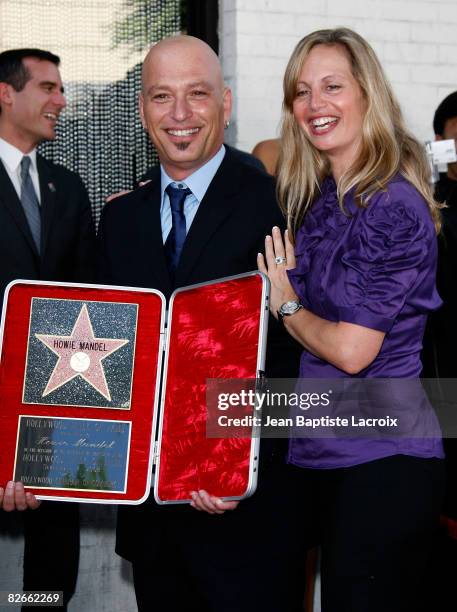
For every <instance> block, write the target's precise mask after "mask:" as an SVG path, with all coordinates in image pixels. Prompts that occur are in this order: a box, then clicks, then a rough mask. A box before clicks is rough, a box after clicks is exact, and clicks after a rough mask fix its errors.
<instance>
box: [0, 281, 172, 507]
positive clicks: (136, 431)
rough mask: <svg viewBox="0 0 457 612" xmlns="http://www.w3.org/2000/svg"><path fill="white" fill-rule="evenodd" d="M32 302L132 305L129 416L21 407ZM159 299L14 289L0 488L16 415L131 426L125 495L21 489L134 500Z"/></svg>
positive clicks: (143, 454)
mask: <svg viewBox="0 0 457 612" xmlns="http://www.w3.org/2000/svg"><path fill="white" fill-rule="evenodd" d="M32 297H50V298H61V299H74V300H87V301H103V302H124V303H132V304H138V305H139V308H138V323H137V337H136V351H135V372H134V376H133V386H132V401H131V408H130V410H116V409H112V408H108V409H106V408H80V407H72V406H45V405H30V404H23V403H22V388H23V381H24V363H25V356H26V351H27V337H28V330H29V318H30V305H31V299H32ZM161 308H162V302H161V298H160V297H159V296H158V295H157V294H154V293H147V292H144V291H129V290H114V289H113V290H110V289H103V290H102V289H87V288H77V287H61V286H50V285H43V284H39V283H36V284H26V283H24V284H17V285H14V286H13V287H12V288H11V290H10V293H9V298H8V305H7V316H6V320H5V328H4V333H3V349H2V360H1V363H0V389H1V394H0V485H1V486H4V485H5V483H6V482H7V481H8V480H10V479H11V478H12V477H13V468H14V457H15V449H16V436H17V426H18V415H20V414H33V415H37V416H60V417H74V418H84V419H110V420H120V421H132V430H131V442H130V462H129V467H128V479H127V491H126V493H103V492H100V493H94V492H91V493H88V492H84V491H73V490H64V489H60V490H54V491H50V490H49V489H39V488H35V487H27V488H28V489H29V490H31V491H32V492H33V493H36V494H41V495H46V496H49V495H55V496H58V497H78V498H92V499H116V500H117V499H119V500H138V499H140V498H141V497H143V495H144V494H145V492H146V483H147V478H148V465H149V455H150V443H151V433H152V432H151V429H152V412H153V406H154V396H155V389H156V372H157V360H158V353H159V342H160V319H161Z"/></svg>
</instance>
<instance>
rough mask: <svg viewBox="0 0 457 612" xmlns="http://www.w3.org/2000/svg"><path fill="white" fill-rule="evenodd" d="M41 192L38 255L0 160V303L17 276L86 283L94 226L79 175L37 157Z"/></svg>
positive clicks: (15, 194)
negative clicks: (39, 248) (10, 283)
mask: <svg viewBox="0 0 457 612" xmlns="http://www.w3.org/2000/svg"><path fill="white" fill-rule="evenodd" d="M37 168H38V176H39V180H40V192H41V243H42V248H41V257H40V256H39V255H38V253H37V250H36V248H35V245H34V242H33V239H32V235H31V232H30V229H29V226H28V224H27V220H26V217H25V214H24V211H23V209H22V205H21V202H20V200H19V198H18V196H17V193H16V190H15V189H14V186H13V184H12V183H11V181H10V179H9V176H8V174H7V172H6V170H5V167H4V166H3V164H2V163H1V161H0V232H1V240H0V301H1V300H2V299H3V292H4V290H5V287H6V285H7V284H8V283H9V282H10V281H12V280H14V279H17V278H23V279H30V280H47V281H66V282H90V281H91V280H92V273H91V270H92V268H93V265H94V229H93V222H92V215H91V209H90V203H89V199H88V197H87V193H86V190H85V188H84V186H83V184H82V181H81V179H80V178H79V176H78V175H77V174H75V173H73V172H70V171H69V170H67V169H66V168H63V167H62V166H58V165H56V164H53V163H51V162H49V161H47V160H45V159H44V158H43V157H41V156H40V155H37Z"/></svg>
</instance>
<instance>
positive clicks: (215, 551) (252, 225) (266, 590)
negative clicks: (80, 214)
mask: <svg viewBox="0 0 457 612" xmlns="http://www.w3.org/2000/svg"><path fill="white" fill-rule="evenodd" d="M231 105H232V100H231V92H230V90H229V89H228V88H227V87H225V85H224V83H223V78H222V72H221V67H220V64H219V61H218V58H217V56H216V55H215V54H214V52H213V51H212V50H211V49H210V47H208V45H206V44H205V43H203V42H202V41H200V40H198V39H196V38H192V37H189V36H178V37H174V38H169V39H165V40H163V41H161V42H160V43H158V44H157V45H155V46H154V47H153V48H152V49H151V51H150V52H149V53H148V55H147V57H146V59H145V61H144V64H143V71H142V91H141V95H140V114H141V118H142V122H143V126H144V127H145V128H146V129H147V131H148V133H149V136H150V138H151V140H152V141H153V143H154V145H155V146H156V148H157V151H158V154H159V159H160V168H157V169H156V170H155V171H153V173H152V175H151V176H150V178H151V181H150V182H148V183H147V184H146V185H144V186H142V187H141V188H139V189H137V190H135V191H133V192H130V193H128V194H126V195H123V196H121V197H117V198H116V199H114V200H112V201H111V202H109V203H108V204H107V205H106V206H105V208H104V210H103V213H102V217H101V220H100V227H99V254H98V264H99V266H100V268H99V278H98V280H99V282H102V283H107V284H114V285H126V286H137V287H152V288H155V289H159V290H160V291H162V293H164V294H165V296H166V298H167V299H168V298H169V297H170V295H171V293H172V292H173V290H174V289H175V288H176V287H180V286H181V287H182V286H186V285H191V284H195V283H200V282H205V281H210V280H213V279H215V278H220V277H224V276H230V275H234V274H240V273H243V272H248V271H250V270H254V269H256V267H257V262H256V256H257V253H258V252H259V251H261V250H263V248H264V237H265V234H269V233H270V232H271V228H272V226H274V225H279V226H283V224H284V222H283V219H282V216H281V213H280V211H279V208H278V206H277V203H276V200H275V188H274V181H273V179H272V178H271V177H269V176H268V175H266V174H265V173H264V172H262V171H259V170H257V169H256V168H253V167H252V166H250V165H248V164H246V163H244V161H242V160H240V158H239V156H238V155H237V154H236V153H234V152H232V151H231V150H230V148H226V147H225V146H224V145H223V139H224V126H227V123H228V121H229V118H230V111H231ZM272 349H273V350H272ZM298 354H299V350H298V346H294V345H293V343H291V342H289V340H288V339H287V336H286V334H284V332H283V330H281V329H280V326H279V325H278V323H277V322H276V321H275V322H273V323H272V324H271V327H270V336H269V350H268V351H267V364H266V370H267V374H268V375H269V376H271V377H274V376H289V377H293V376H295V375H296V374H297V372H298ZM277 442H285V441H284V440H283V441H276V440H262V444H261V460H260V474H259V486H258V489H257V491H256V493H255V494H254V495H253V497H251V498H249V499H246V500H243V501H242V502H240V503H239V504H237V502H233V501H231V502H224V501H222V500H220V499H218V498H215V497H214V496H212V495H211V491H209V492H206V491H198V492H194V495H193V502H192V504H191V505H192V506H194V508H195V509H198V510H200V512H196V511H195V509H192V508H190V507H189V505H178V506H158V505H157V504H156V503H155V502H154V500H153V499H152V496H151V497H150V498H149V500H148V501H147V502H146V503H144V504H141V505H139V506H131V507H120V508H119V512H118V532H117V551H118V553H119V554H120V555H122V556H123V557H124V558H126V559H128V560H129V561H131V562H132V564H133V576H134V584H135V592H136V597H137V602H138V608H139V610H140V611H141V612H146V611H147V612H149V611H151V610H166V611H167V612H182V611H183V610H185V611H186V612H196V611H198V612H234V611H235V610H236V611H237V612H278V611H279V610H281V612H295V611H298V610H300V609H301V607H302V601H303V598H302V597H300V590H301V589H300V587H301V586H302V584H301V582H300V581H301V580H303V576H302V575H301V571H300V570H301V567H302V566H301V563H300V556H299V555H298V554H297V544H298V542H299V533H298V529H297V525H298V523H297V521H296V513H298V511H299V509H298V508H297V507H296V505H295V504H294V503H293V494H294V491H293V490H292V489H291V487H290V486H289V472H288V470H287V468H286V466H285V458H284V452H283V451H284V449H283V448H282V447H281V446H279V445H278V444H276V443H277ZM217 515H221V516H217ZM303 558H304V552H303Z"/></svg>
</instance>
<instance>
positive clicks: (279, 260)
mask: <svg viewBox="0 0 457 612" xmlns="http://www.w3.org/2000/svg"><path fill="white" fill-rule="evenodd" d="M275 262H276V263H277V264H278V266H279V264H283V263H287V259H286V258H285V257H280V256H278V257H275Z"/></svg>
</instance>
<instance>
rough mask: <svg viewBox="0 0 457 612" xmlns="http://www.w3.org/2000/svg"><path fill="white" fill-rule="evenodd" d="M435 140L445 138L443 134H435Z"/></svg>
mask: <svg viewBox="0 0 457 612" xmlns="http://www.w3.org/2000/svg"><path fill="white" fill-rule="evenodd" d="M435 140H444V138H443V137H442V136H441V134H435Z"/></svg>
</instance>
